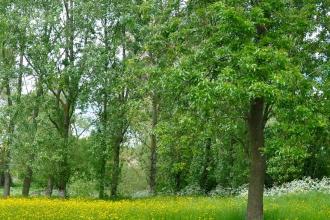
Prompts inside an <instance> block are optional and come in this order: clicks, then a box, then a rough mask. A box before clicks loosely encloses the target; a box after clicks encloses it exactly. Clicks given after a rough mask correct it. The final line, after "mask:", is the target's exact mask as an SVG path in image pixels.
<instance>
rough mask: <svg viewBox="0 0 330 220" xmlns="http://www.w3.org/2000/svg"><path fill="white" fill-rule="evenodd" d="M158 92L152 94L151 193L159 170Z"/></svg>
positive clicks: (154, 187) (154, 188)
mask: <svg viewBox="0 0 330 220" xmlns="http://www.w3.org/2000/svg"><path fill="white" fill-rule="evenodd" d="M157 99H158V98H157V96H156V94H153V96H152V122H151V130H152V131H151V135H150V139H151V143H150V176H149V190H150V193H151V194H155V192H156V172H157V137H156V134H155V129H156V126H157V122H158V100H157Z"/></svg>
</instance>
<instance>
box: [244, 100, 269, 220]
mask: <svg viewBox="0 0 330 220" xmlns="http://www.w3.org/2000/svg"><path fill="white" fill-rule="evenodd" d="M264 107H265V101H264V99H263V98H255V99H254V100H252V102H251V106H250V113H249V117H248V129H249V136H250V153H251V165H250V180H249V192H248V205H247V219H248V220H262V219H263V193H264V182H265V172H266V160H265V158H264V156H263V154H262V150H263V147H264V120H265V119H264Z"/></svg>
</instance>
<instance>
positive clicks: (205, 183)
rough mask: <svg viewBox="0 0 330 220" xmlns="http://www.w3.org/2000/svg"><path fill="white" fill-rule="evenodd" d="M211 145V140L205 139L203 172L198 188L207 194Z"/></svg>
mask: <svg viewBox="0 0 330 220" xmlns="http://www.w3.org/2000/svg"><path fill="white" fill-rule="evenodd" d="M211 145H212V141H211V138H207V140H206V145H205V151H204V164H203V171H202V175H201V179H200V187H201V189H202V190H203V191H204V192H205V193H207V192H208V191H209V190H210V189H209V166H210V165H211V164H210V163H211Z"/></svg>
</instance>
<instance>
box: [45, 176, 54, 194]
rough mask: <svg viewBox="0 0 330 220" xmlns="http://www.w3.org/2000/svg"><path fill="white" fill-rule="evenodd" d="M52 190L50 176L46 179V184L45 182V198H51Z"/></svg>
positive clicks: (52, 183) (51, 178)
mask: <svg viewBox="0 0 330 220" xmlns="http://www.w3.org/2000/svg"><path fill="white" fill-rule="evenodd" d="M53 188H54V179H53V177H52V176H49V177H48V182H47V188H46V192H45V194H46V196H47V197H51V196H52V194H53Z"/></svg>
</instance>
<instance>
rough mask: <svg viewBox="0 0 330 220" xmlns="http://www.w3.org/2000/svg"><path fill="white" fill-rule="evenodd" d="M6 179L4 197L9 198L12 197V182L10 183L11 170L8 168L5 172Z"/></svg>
mask: <svg viewBox="0 0 330 220" xmlns="http://www.w3.org/2000/svg"><path fill="white" fill-rule="evenodd" d="M4 177H5V180H4V186H3V197H5V198H6V197H8V196H10V184H11V181H10V179H11V178H10V173H9V169H8V168H6V170H5V172H4Z"/></svg>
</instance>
